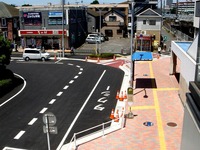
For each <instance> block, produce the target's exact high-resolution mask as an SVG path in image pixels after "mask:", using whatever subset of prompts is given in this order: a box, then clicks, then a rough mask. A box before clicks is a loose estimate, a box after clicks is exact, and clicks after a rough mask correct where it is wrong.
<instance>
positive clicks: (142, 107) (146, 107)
mask: <svg viewBox="0 0 200 150" xmlns="http://www.w3.org/2000/svg"><path fill="white" fill-rule="evenodd" d="M142 109H155V106H132V107H131V110H142Z"/></svg>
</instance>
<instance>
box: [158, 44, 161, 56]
mask: <svg viewBox="0 0 200 150" xmlns="http://www.w3.org/2000/svg"><path fill="white" fill-rule="evenodd" d="M158 54H161V47H160V45H159V46H158Z"/></svg>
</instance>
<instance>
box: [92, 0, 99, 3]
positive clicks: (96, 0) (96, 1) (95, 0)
mask: <svg viewBox="0 0 200 150" xmlns="http://www.w3.org/2000/svg"><path fill="white" fill-rule="evenodd" d="M91 4H99V1H98V0H94V1H93V2H92V3H91Z"/></svg>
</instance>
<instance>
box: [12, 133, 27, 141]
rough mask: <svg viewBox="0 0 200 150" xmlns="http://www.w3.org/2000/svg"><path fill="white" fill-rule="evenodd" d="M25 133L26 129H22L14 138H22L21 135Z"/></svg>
mask: <svg viewBox="0 0 200 150" xmlns="http://www.w3.org/2000/svg"><path fill="white" fill-rule="evenodd" d="M24 133H25V131H20V132H19V133H18V134H17V135H16V136H15V137H14V139H15V140H18V139H20V137H21V136H22V135H23V134H24Z"/></svg>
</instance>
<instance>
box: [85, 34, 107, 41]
mask: <svg viewBox="0 0 200 150" xmlns="http://www.w3.org/2000/svg"><path fill="white" fill-rule="evenodd" d="M90 37H92V38H95V37H96V38H100V40H101V42H104V41H105V39H104V36H101V35H100V34H99V33H92V34H88V36H87V38H90Z"/></svg>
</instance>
